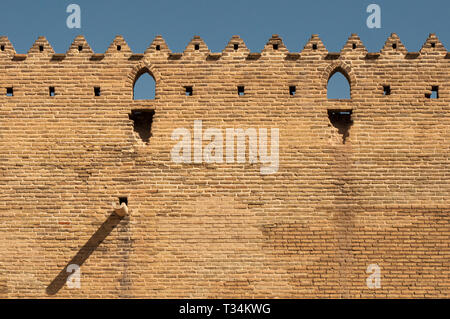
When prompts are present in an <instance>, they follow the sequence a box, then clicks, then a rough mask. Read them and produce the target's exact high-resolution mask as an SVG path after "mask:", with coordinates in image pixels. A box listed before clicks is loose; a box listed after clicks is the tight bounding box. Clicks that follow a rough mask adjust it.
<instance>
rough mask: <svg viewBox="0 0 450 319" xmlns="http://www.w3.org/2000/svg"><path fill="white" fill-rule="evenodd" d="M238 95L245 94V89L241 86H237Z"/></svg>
mask: <svg viewBox="0 0 450 319" xmlns="http://www.w3.org/2000/svg"><path fill="white" fill-rule="evenodd" d="M237 88H238V95H239V96H244V95H245V89H244V87H243V86H238V87H237Z"/></svg>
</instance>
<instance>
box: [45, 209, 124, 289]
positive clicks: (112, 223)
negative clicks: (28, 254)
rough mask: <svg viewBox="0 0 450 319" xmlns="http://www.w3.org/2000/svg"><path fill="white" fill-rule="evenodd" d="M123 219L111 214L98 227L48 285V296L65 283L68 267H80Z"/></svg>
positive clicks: (68, 274) (69, 273)
mask: <svg viewBox="0 0 450 319" xmlns="http://www.w3.org/2000/svg"><path fill="white" fill-rule="evenodd" d="M122 219H123V217H119V216H118V215H116V214H115V213H112V214H111V215H110V216H109V217H108V219H106V221H105V222H104V223H103V224H102V225H101V226H100V228H99V229H98V230H97V231H96V232H95V233H94V235H92V237H91V238H89V240H88V241H87V242H86V244H84V246H83V247H81V249H80V250H79V251H78V253H77V254H76V255H75V257H73V258H72V260H71V261H69V262H68V263H67V265H66V266H65V267H64V268H63V269H62V270H61V271H60V273H59V274H58V276H56V277H55V279H53V281H52V282H51V283H50V285H48V287H47V289H46V292H47V294H49V295H54V294H56V293H57V292H58V291H59V290H60V289H61V288H62V287H63V286H64V284H65V283H66V281H67V278H68V277H69V276H70V275H71V272H67V267H69V265H72V264H75V265H78V266H80V267H81V265H83V263H84V262H85V261H86V259H88V258H89V256H90V255H91V254H92V253H93V252H94V251H95V250H96V249H97V247H98V246H99V245H100V244H101V243H102V242H103V240H104V239H105V238H106V237H107V236H108V235H109V234H110V233H111V231H112V230H113V229H114V228H115V227H116V226H117V225H118V224H119V223H120V221H121V220H122Z"/></svg>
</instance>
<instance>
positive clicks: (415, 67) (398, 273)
mask: <svg viewBox="0 0 450 319" xmlns="http://www.w3.org/2000/svg"><path fill="white" fill-rule="evenodd" d="M0 45H2V50H1V51H0V69H1V70H2V72H1V76H0V90H2V91H1V95H0V210H1V214H0V242H1V245H0V297H3V298H7V297H9V298H16V297H38V298H65V297H75V298H98V297H112V298H116V297H121V298H137V297H148V298H194V297H195V298H229V297H241V298H253V297H255V298H275V297H276V298H309V297H312V298H315V297H322V298H323V297H337V298H361V297H369V298H372V297H375V298H377V297H391V298H393V297H445V298H449V297H450V279H449V278H450V237H449V236H450V227H449V222H450V169H449V168H450V157H449V154H450V112H449V102H450V85H449V80H450V68H449V66H450V59H449V58H450V55H449V53H448V52H447V50H446V49H445V48H444V46H443V45H442V43H441V42H440V41H439V40H438V38H437V37H436V36H435V35H434V34H431V35H430V36H429V38H428V39H427V40H426V42H425V44H424V45H423V47H422V49H421V50H420V52H417V53H415V52H407V50H406V49H405V47H404V46H403V45H402V43H401V41H400V39H399V37H398V36H397V35H395V34H392V35H391V36H390V37H389V38H388V39H387V41H386V44H385V46H384V47H383V49H382V50H381V51H380V52H378V53H369V52H367V50H366V49H365V47H364V45H363V44H362V43H361V41H360V39H359V37H358V36H357V35H355V34H353V35H351V36H350V37H349V39H348V41H347V42H346V44H345V45H344V47H343V49H342V50H341V52H339V53H332V52H328V51H327V49H326V48H325V46H324V44H323V43H322V42H321V40H320V38H319V37H318V36H317V35H313V36H312V37H311V39H310V40H309V41H308V42H307V44H306V46H305V47H304V49H303V50H302V51H301V52H299V53H292V52H288V50H287V49H286V47H285V46H284V44H283V42H282V39H281V38H280V37H279V36H277V35H274V36H272V38H271V39H270V40H269V41H268V43H267V44H266V46H265V47H264V49H263V50H262V52H260V53H251V52H250V51H249V50H248V49H247V48H246V46H245V43H244V42H243V40H242V39H240V38H239V37H238V36H233V37H232V39H231V40H230V42H229V43H228V45H227V46H226V48H225V49H224V50H223V51H222V52H221V53H211V52H210V51H209V49H208V47H207V45H206V44H205V43H204V42H203V41H202V39H201V38H200V37H197V36H196V37H194V38H193V39H192V41H191V42H190V43H189V45H188V46H187V47H186V49H185V51H184V52H183V53H181V54H180V53H172V52H171V51H170V50H169V48H168V47H167V45H166V43H165V41H164V40H163V38H162V37H160V36H158V37H156V38H155V39H154V41H153V42H152V44H151V45H150V47H149V48H148V49H147V50H146V51H145V53H143V54H135V53H133V52H132V51H131V50H130V48H129V47H128V45H127V43H126V42H125V40H124V39H123V38H122V37H120V36H118V37H116V38H115V39H114V41H113V42H112V44H111V46H110V47H109V48H108V50H107V51H106V52H105V53H104V54H96V53H94V52H93V51H92V50H91V49H90V47H89V44H88V43H87V42H86V40H85V39H84V38H83V37H82V36H79V37H77V38H76V39H75V40H74V42H73V44H72V45H71V47H70V48H69V50H68V51H67V52H66V53H65V54H55V52H54V51H53V49H52V47H51V45H50V44H49V43H48V42H47V40H46V39H45V38H44V37H40V38H39V39H38V40H37V41H36V43H35V44H34V45H33V46H32V48H31V49H30V51H29V52H28V53H27V54H26V55H25V54H24V55H21V54H16V52H15V50H14V48H13V46H12V44H11V43H10V42H9V40H8V39H7V38H6V37H0ZM335 71H341V72H342V73H344V74H345V76H346V77H347V78H348V80H349V83H350V85H351V99H349V100H328V99H327V82H328V79H329V77H330V75H332V74H333V73H334V72H335ZM143 72H149V73H150V74H151V75H152V76H153V77H154V79H155V81H156V96H155V99H154V100H133V86H134V83H135V81H136V79H137V77H138V76H139V75H140V74H142V73H143ZM383 85H389V86H390V88H391V94H390V95H383ZM185 86H192V88H193V95H192V96H186V94H185V88H184V87H185ZM237 86H245V95H244V96H239V95H238V94H237ZM289 86H296V94H295V95H294V96H292V95H290V94H289ZM433 86H438V87H439V91H438V92H439V98H437V99H430V98H427V97H426V96H425V95H426V94H430V93H431V90H432V87H433ZM49 87H54V88H55V96H49ZM94 87H100V90H101V95H100V96H94ZM7 88H12V89H13V96H6V89H7ZM133 110H154V111H155V114H154V116H153V122H152V127H151V132H152V134H151V137H150V138H149V140H148V141H143V140H142V139H141V138H140V136H139V134H137V133H136V132H135V130H134V129H133V121H132V120H131V119H130V113H131V112H132V111H133ZM328 110H352V120H353V124H352V125H351V127H350V130H349V135H348V137H347V139H346V142H345V144H343V143H342V136H341V134H340V133H339V131H338V129H337V128H335V127H334V126H333V125H331V124H330V120H329V118H328V114H327V111H328ZM199 119H201V120H203V127H204V129H206V128H210V127H214V128H219V129H223V130H225V129H226V128H244V129H247V128H249V127H253V128H260V127H264V128H274V127H278V128H279V129H280V150H279V154H280V160H279V161H280V167H279V170H278V172H277V173H276V174H272V175H261V174H260V171H259V169H260V165H259V164H258V165H256V164H249V163H232V164H231V163H223V164H205V163H201V164H196V163H192V164H177V163H174V162H173V161H172V160H171V157H170V151H171V149H172V147H173V146H174V144H176V142H175V141H173V140H171V134H172V131H173V130H174V129H175V128H180V127H185V128H188V129H189V130H191V132H192V130H193V123H194V120H199ZM118 197H127V198H128V207H129V215H128V216H126V217H124V218H123V219H120V218H118V217H117V216H116V215H115V214H114V213H113V209H112V206H111V203H112V202H117V201H118ZM69 263H79V264H82V265H81V288H80V289H69V288H68V287H67V286H66V285H64V280H65V278H66V277H65V275H64V270H65V267H67V265H68V264H69ZM369 264H378V265H379V266H380V268H381V284H382V287H381V288H380V289H369V288H368V287H367V286H366V278H367V276H368V274H366V268H367V266H368V265H369Z"/></svg>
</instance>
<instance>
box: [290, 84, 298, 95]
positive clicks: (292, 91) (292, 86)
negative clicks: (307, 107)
mask: <svg viewBox="0 0 450 319" xmlns="http://www.w3.org/2000/svg"><path fill="white" fill-rule="evenodd" d="M295 91H296V87H295V85H291V86H290V87H289V95H292V96H294V95H295Z"/></svg>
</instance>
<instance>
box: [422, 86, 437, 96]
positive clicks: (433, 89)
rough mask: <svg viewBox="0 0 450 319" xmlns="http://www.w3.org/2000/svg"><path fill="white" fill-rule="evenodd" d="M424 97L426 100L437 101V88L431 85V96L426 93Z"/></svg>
mask: <svg viewBox="0 0 450 319" xmlns="http://www.w3.org/2000/svg"><path fill="white" fill-rule="evenodd" d="M425 97H426V98H428V99H438V98H439V86H436V85H433V86H432V87H431V94H430V93H426V94H425Z"/></svg>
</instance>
